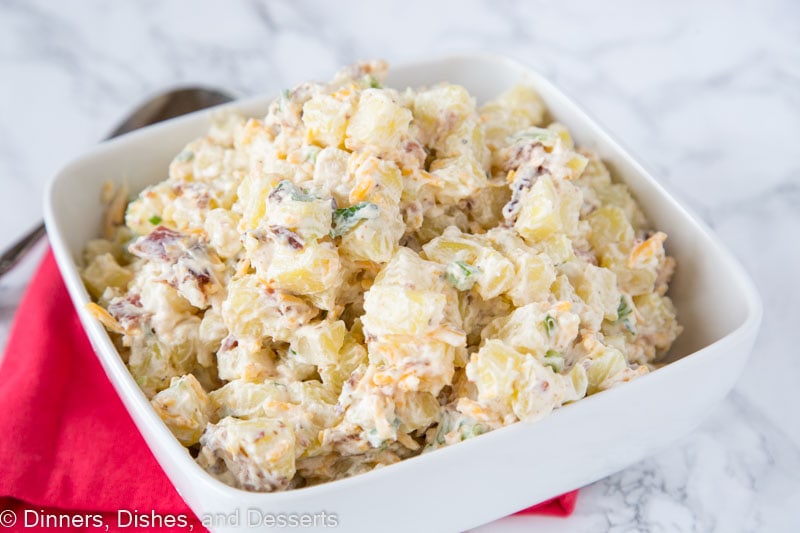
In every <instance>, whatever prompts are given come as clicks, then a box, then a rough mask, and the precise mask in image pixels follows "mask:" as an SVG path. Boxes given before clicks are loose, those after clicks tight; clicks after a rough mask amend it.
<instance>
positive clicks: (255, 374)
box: [217, 337, 275, 382]
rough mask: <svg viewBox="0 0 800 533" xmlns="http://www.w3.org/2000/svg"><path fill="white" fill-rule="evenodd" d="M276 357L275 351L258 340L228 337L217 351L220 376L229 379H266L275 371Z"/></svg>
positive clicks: (257, 380)
mask: <svg viewBox="0 0 800 533" xmlns="http://www.w3.org/2000/svg"><path fill="white" fill-rule="evenodd" d="M274 359H275V353H274V352H273V351H272V350H270V349H268V348H264V347H263V346H261V343H259V342H257V341H253V340H251V339H242V340H236V339H233V338H231V337H228V338H226V340H224V341H222V347H221V348H220V350H219V351H218V352H217V367H218V372H219V377H220V379H224V380H228V381H230V380H234V379H241V380H243V381H255V382H259V381H264V380H265V379H266V378H267V377H269V376H270V375H273V374H274V373H275V370H274V369H275V363H274Z"/></svg>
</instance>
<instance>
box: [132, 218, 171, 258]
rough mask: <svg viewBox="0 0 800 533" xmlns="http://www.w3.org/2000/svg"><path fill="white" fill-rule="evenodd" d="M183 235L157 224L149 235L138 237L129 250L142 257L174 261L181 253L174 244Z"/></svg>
mask: <svg viewBox="0 0 800 533" xmlns="http://www.w3.org/2000/svg"><path fill="white" fill-rule="evenodd" d="M183 238H184V235H183V234H182V233H180V232H177V231H175V230H171V229H169V228H167V227H165V226H158V227H157V228H156V229H154V230H153V231H152V232H151V233H150V235H147V236H145V237H140V238H139V239H138V240H137V241H136V242H135V243H133V244H132V245H131V246H130V248H129V250H130V252H131V253H132V254H133V255H135V256H137V257H141V258H143V259H158V260H160V261H175V260H177V259H178V257H179V256H180V255H181V254H182V253H183V249H182V247H180V246H176V244H178V243H179V242H180V241H181V239H183Z"/></svg>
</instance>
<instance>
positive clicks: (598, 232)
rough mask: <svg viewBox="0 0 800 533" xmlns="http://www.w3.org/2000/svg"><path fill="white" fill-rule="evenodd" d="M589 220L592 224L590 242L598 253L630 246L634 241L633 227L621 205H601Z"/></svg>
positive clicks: (603, 253) (624, 248)
mask: <svg viewBox="0 0 800 533" xmlns="http://www.w3.org/2000/svg"><path fill="white" fill-rule="evenodd" d="M587 220H588V221H589V224H590V226H591V232H590V233H589V242H590V243H591V245H592V246H593V247H594V249H595V251H596V252H597V253H598V255H601V256H602V255H606V254H608V252H609V251H612V250H618V249H622V250H627V249H629V248H630V246H631V244H632V242H633V228H632V227H631V224H630V222H628V219H627V217H626V216H625V212H624V211H623V210H622V209H620V208H619V207H614V206H604V207H601V208H599V209H597V210H596V211H595V212H593V213H592V214H591V215H589V216H588V218H587Z"/></svg>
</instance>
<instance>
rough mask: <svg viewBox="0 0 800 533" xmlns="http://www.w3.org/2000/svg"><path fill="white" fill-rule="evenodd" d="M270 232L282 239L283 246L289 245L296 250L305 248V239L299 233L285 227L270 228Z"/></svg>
mask: <svg viewBox="0 0 800 533" xmlns="http://www.w3.org/2000/svg"><path fill="white" fill-rule="evenodd" d="M269 230H270V231H271V232H272V233H273V235H275V236H276V237H278V238H279V239H280V241H281V242H282V243H283V244H288V245H289V246H291V247H292V248H294V249H295V250H302V249H303V248H304V247H305V243H304V242H303V238H302V237H300V235H298V234H297V233H295V232H293V231H292V230H290V229H289V228H286V227H284V226H270V227H269Z"/></svg>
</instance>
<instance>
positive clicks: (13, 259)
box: [0, 222, 46, 277]
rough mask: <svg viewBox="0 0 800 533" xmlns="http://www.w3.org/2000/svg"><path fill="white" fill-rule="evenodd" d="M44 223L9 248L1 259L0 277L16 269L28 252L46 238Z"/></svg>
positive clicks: (40, 223)
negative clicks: (15, 266)
mask: <svg viewBox="0 0 800 533" xmlns="http://www.w3.org/2000/svg"><path fill="white" fill-rule="evenodd" d="M45 233H46V232H45V230H44V222H39V225H38V226H36V227H35V228H33V229H32V230H31V231H30V232H29V233H27V234H25V235H23V236H22V237H20V239H19V240H18V241H17V242H15V243H14V244H12V245H11V246H10V247H9V248H7V249H6V250H5V251H4V252H3V255H2V257H0V277H2V276H3V275H4V274H5V273H6V272H8V271H9V270H11V269H12V268H14V265H16V264H17V263H19V260H20V259H22V258H23V257H24V256H25V254H27V253H28V251H29V250H30V249H31V248H33V245H34V244H36V243H37V242H38V241H39V239H41V238H42V237H44V235H45Z"/></svg>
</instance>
